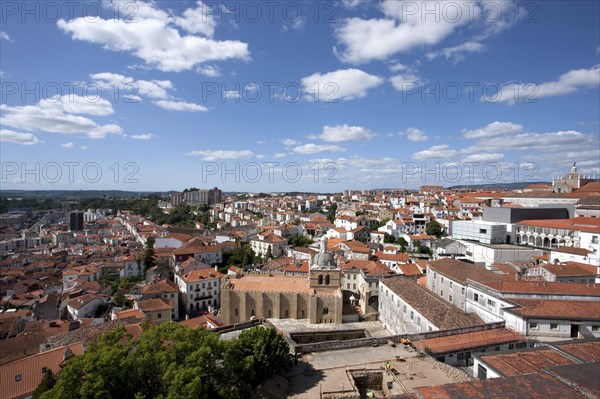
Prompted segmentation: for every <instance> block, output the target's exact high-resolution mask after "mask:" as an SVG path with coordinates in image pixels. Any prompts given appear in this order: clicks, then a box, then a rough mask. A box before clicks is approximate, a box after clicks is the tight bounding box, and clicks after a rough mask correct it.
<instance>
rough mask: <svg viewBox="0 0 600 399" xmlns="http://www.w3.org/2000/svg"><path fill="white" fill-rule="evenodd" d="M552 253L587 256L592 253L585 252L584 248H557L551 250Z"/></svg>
mask: <svg viewBox="0 0 600 399" xmlns="http://www.w3.org/2000/svg"><path fill="white" fill-rule="evenodd" d="M552 252H561V253H565V254H573V255H579V256H587V255H588V254H589V253H590V252H592V251H589V250H587V249H585V248H575V247H558V248H553V249H552Z"/></svg>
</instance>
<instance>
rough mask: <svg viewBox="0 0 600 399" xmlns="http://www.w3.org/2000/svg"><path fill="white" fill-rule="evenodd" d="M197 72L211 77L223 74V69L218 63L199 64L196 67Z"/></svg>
mask: <svg viewBox="0 0 600 399" xmlns="http://www.w3.org/2000/svg"><path fill="white" fill-rule="evenodd" d="M196 72H198V73H199V74H201V75H204V76H207V77H209V78H217V77H219V76H221V70H220V69H219V67H218V66H216V65H199V66H198V67H196Z"/></svg>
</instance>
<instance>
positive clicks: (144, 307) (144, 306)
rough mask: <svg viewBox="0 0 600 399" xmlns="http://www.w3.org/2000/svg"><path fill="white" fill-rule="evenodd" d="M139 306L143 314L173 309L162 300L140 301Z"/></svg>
mask: <svg viewBox="0 0 600 399" xmlns="http://www.w3.org/2000/svg"><path fill="white" fill-rule="evenodd" d="M137 306H138V308H139V309H140V310H141V311H142V312H156V311H159V310H170V309H171V305H170V304H168V303H167V302H165V301H164V300H163V299H161V298H152V299H146V300H143V301H138V303H137Z"/></svg>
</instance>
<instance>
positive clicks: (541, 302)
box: [504, 298, 600, 320]
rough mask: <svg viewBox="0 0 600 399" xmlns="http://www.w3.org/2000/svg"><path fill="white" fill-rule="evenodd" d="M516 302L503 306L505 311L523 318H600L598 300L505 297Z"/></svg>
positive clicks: (599, 303)
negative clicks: (512, 305)
mask: <svg viewBox="0 0 600 399" xmlns="http://www.w3.org/2000/svg"><path fill="white" fill-rule="evenodd" d="M506 299H507V300H509V301H511V302H513V303H516V304H518V307H515V308H504V311H505V312H509V313H513V314H516V315H519V316H521V317H525V318H546V319H568V320H600V302H598V301H563V300H554V299H523V298H506Z"/></svg>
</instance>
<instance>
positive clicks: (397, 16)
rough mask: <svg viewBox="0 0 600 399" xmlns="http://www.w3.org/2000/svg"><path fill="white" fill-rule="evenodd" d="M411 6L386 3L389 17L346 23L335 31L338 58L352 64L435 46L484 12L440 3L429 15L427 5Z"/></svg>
mask: <svg viewBox="0 0 600 399" xmlns="http://www.w3.org/2000/svg"><path fill="white" fill-rule="evenodd" d="M409 3H410V2H400V1H396V0H384V1H383V2H382V3H381V6H380V10H381V12H382V13H383V14H384V15H385V18H372V19H362V18H357V17H354V18H348V19H344V20H342V21H341V23H340V26H339V27H338V28H337V29H336V30H335V37H336V39H337V41H338V44H339V48H337V47H336V48H335V49H334V52H335V54H336V56H337V57H338V58H339V59H340V60H342V61H343V62H348V63H352V64H360V63H366V62H369V61H372V60H385V59H388V58H389V57H391V56H392V55H394V54H397V53H403V52H408V51H410V50H412V49H413V48H416V47H420V46H426V45H435V44H437V43H439V42H441V41H442V40H444V39H445V38H446V37H448V36H450V35H451V34H452V33H453V32H454V31H455V30H457V29H459V28H460V27H461V26H463V25H465V24H467V23H468V22H469V21H472V20H474V19H476V18H477V17H478V16H479V13H480V7H479V6H478V5H474V7H471V5H473V4H472V3H471V4H470V5H467V4H466V3H463V2H452V1H436V2H435V4H434V6H435V11H434V13H429V14H428V13H426V12H425V9H424V8H425V6H424V4H425V3H414V2H413V3H410V4H409ZM407 7H412V8H413V11H410V10H408V8H407ZM414 7H416V9H414ZM434 14H437V15H434Z"/></svg>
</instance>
